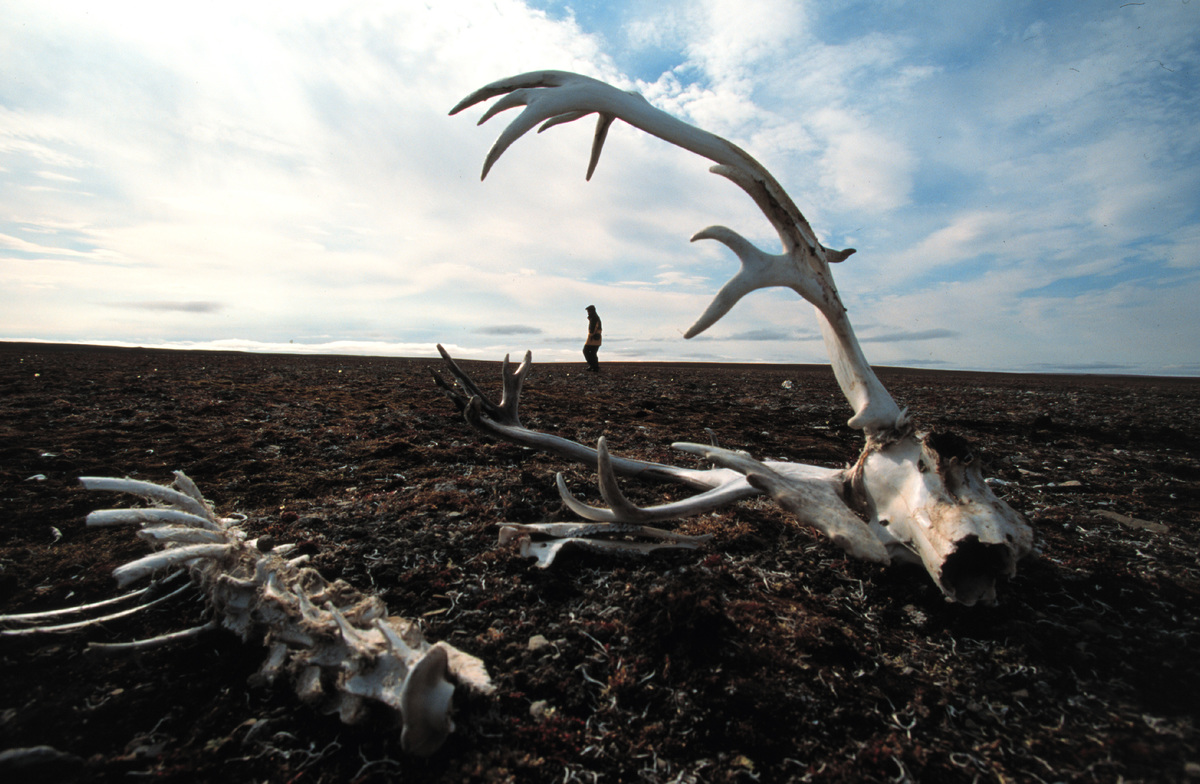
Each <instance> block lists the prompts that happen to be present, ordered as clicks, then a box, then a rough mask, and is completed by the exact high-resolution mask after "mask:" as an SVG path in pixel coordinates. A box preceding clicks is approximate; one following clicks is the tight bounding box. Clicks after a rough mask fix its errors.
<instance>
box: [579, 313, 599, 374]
mask: <svg viewBox="0 0 1200 784" xmlns="http://www.w3.org/2000/svg"><path fill="white" fill-rule="evenodd" d="M587 314H588V336H587V342H586V343H584V344H583V356H584V359H586V360H587V363H588V370H590V371H591V372H593V373H599V372H600V363H599V362H597V361H596V352H597V351H599V350H600V332H601V329H600V317H599V316H597V315H596V306H595V305H588V306H587Z"/></svg>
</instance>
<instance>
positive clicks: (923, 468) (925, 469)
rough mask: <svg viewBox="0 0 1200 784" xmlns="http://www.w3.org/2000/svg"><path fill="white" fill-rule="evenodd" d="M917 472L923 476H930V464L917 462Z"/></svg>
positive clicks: (921, 461)
mask: <svg viewBox="0 0 1200 784" xmlns="http://www.w3.org/2000/svg"><path fill="white" fill-rule="evenodd" d="M917 471H918V472H920V473H922V474H928V473H929V464H928V463H926V462H925V461H924V460H918V461H917Z"/></svg>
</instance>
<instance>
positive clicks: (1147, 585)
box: [0, 343, 1200, 782]
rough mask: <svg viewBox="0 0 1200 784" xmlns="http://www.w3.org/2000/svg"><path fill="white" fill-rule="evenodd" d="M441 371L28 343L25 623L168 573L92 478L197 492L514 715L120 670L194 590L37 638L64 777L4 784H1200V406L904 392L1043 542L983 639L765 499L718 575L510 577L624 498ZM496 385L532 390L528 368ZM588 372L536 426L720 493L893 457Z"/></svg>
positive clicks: (257, 652) (16, 473) (835, 429)
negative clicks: (726, 469)
mask: <svg viewBox="0 0 1200 784" xmlns="http://www.w3.org/2000/svg"><path fill="white" fill-rule="evenodd" d="M439 364H440V363H439V362H435V361H432V360H423V359H421V360H414V359H379V358H350V357H298V356H265V355H255V354H238V353H207V352H168V351H147V350H120V349H106V348H85V347H64V346H52V345H28V344H15V343H9V344H0V612H3V613H20V612H30V611H35V610H45V609H53V608H58V607H63V606H67V605H70V604H74V603H80V602H86V601H96V600H100V599H105V598H109V597H111V596H115V595H117V593H118V591H117V590H116V587H115V584H114V581H113V579H112V577H111V572H112V570H113V568H114V567H116V566H118V565H120V564H122V563H124V562H127V561H129V560H132V559H134V558H136V557H138V556H140V555H142V554H144V553H145V552H147V549H146V545H145V544H143V543H142V542H141V541H140V540H138V539H137V538H136V537H135V536H134V534H133V531H132V530H129V529H89V528H86V527H85V526H84V524H83V520H84V516H85V515H86V513H87V512H89V511H91V510H93V509H97V508H108V507H111V506H119V505H127V504H129V503H132V502H134V499H129V498H126V497H122V496H115V495H112V494H106V493H88V492H85V491H84V490H82V489H81V488H80V487H79V486H78V482H77V478H78V477H80V476H88V475H92V476H126V475H127V476H131V477H136V478H139V479H145V480H150V481H155V482H159V483H164V484H166V483H169V482H170V481H171V479H172V474H171V472H172V471H173V470H177V469H180V470H183V471H185V472H186V473H187V474H188V475H190V476H191V477H192V479H194V480H195V482H196V483H197V485H198V486H199V487H200V489H201V490H203V491H204V492H205V494H206V495H207V497H209V498H210V499H212V501H213V502H214V504H215V506H216V508H217V509H218V511H219V512H220V513H222V514H232V513H241V514H244V515H246V516H247V519H246V522H245V528H246V529H247V530H248V531H249V532H250V533H251V534H252V535H261V534H271V535H273V536H274V537H275V538H276V539H277V540H278V541H280V542H288V541H290V542H297V543H300V545H301V550H302V551H303V552H306V553H309V554H311V555H312V557H313V561H314V563H315V565H316V566H317V567H318V568H319V569H320V570H321V572H322V573H323V574H324V575H325V576H326V577H328V578H330V579H334V578H342V579H345V580H347V581H349V582H350V583H352V584H353V585H354V586H356V587H358V588H360V589H363V590H375V591H378V592H379V593H380V594H381V595H382V597H383V598H384V600H385V601H386V602H387V604H388V606H389V607H390V609H391V610H392V612H394V613H396V614H399V615H404V616H406V617H410V618H414V619H418V620H419V621H420V623H421V625H422V626H423V628H424V629H425V631H426V634H427V637H428V638H429V639H430V640H433V641H436V640H447V641H449V642H450V643H451V644H453V645H455V646H457V647H459V648H461V649H463V650H465V651H467V652H469V653H472V654H474V655H476V656H479V657H481V658H482V659H483V661H484V662H485V663H486V664H487V666H488V668H489V671H490V672H491V674H492V677H493V680H494V681H495V683H496V686H497V691H496V694H495V695H493V696H492V697H489V698H481V697H468V698H463V699H460V700H459V702H458V703H457V705H456V722H457V725H458V730H457V731H456V732H455V733H454V734H453V735H451V737H450V739H449V740H448V741H447V743H446V744H445V746H444V747H443V748H442V749H441V751H440V752H439V753H437V754H436V755H435V756H433V757H431V758H429V759H416V758H412V757H408V756H406V755H405V754H404V753H403V752H402V751H401V749H400V742H399V734H398V731H397V728H396V727H395V725H394V723H393V722H392V721H391V720H390V719H389V717H388V716H386V715H384V714H382V713H380V714H379V715H378V716H376V717H374V718H373V720H372V721H370V722H369V723H368V724H366V725H362V726H355V727H348V726H344V725H342V724H341V723H339V721H338V720H337V718H336V716H325V715H321V714H319V713H318V712H317V711H316V710H314V709H312V708H309V707H306V706H305V705H303V704H301V703H299V702H298V701H297V699H296V698H295V696H294V693H293V692H292V690H291V688H290V686H289V685H288V684H286V683H284V682H282V681H281V682H280V683H277V684H276V685H275V686H274V687H253V686H250V685H249V684H248V683H247V680H248V678H249V677H250V676H251V675H253V674H254V672H255V671H256V670H257V669H258V667H259V665H260V664H261V663H262V661H263V658H264V654H265V649H264V648H263V647H262V645H261V644H260V643H259V641H255V640H251V641H249V642H242V641H241V640H240V639H238V638H237V637H236V636H234V635H233V634H231V633H229V632H225V631H214V632H211V633H209V634H207V635H204V636H201V637H199V638H195V639H193V640H189V641H183V642H180V643H177V644H174V645H170V646H167V647H163V648H157V649H153V650H149V651H145V652H140V653H127V654H122V655H111V654H97V653H89V652H86V651H85V648H86V646H87V643H88V642H89V641H93V642H103V641H109V642H112V641H127V640H134V639H138V638H142V637H148V636H153V635H156V634H162V633H165V632H169V631H174V630H178V629H183V628H186V627H191V626H195V625H197V624H199V623H202V622H203V621H204V620H205V619H206V615H205V612H206V606H205V603H204V601H203V599H202V598H201V597H200V596H199V594H198V593H192V594H191V595H190V596H188V598H184V597H183V596H181V597H179V598H178V599H176V600H172V601H171V602H168V603H165V604H163V605H159V606H157V607H155V608H153V609H151V610H149V611H147V612H145V613H142V614H141V615H135V616H132V617H130V618H128V619H123V620H119V621H114V622H110V623H107V624H105V625H104V626H103V627H93V628H91V629H88V630H86V631H83V632H76V633H68V634H45V635H37V636H24V637H0V666H2V667H3V675H2V676H0V750H5V749H20V748H30V747H36V746H49V747H52V748H53V749H54V750H55V751H56V752H57V753H52V752H49V751H45V752H44V754H43V755H42V756H41V757H37V758H34V757H33V756H31V755H30V754H24V755H18V756H17V759H16V760H15V761H14V760H12V759H11V758H10V759H9V761H7V762H0V778H3V779H4V780H6V781H19V780H38V779H42V780H50V781H76V780H77V781H121V782H127V781H132V780H143V779H149V780H154V781H168V782H193V781H229V782H250V781H273V782H276V781H277V782H284V781H296V782H352V781H362V782H368V781H415V782H452V781H453V782H458V781H517V782H570V781H589V782H590V781H605V782H619V781H626V782H633V781H646V782H672V781H677V782H693V781H698V782H722V781H762V782H776V781H819V782H860V781H909V780H911V781H925V782H943V781H945V782H959V781H961V782H972V781H979V782H1038V781H1043V782H1057V781H1068V782H1116V781H1150V782H1159V781H1200V738H1198V736H1197V714H1198V711H1200V707H1198V706H1200V666H1197V663H1198V662H1200V621H1198V620H1197V609H1198V608H1200V566H1198V561H1197V552H1198V546H1200V446H1198V445H1200V381H1197V380H1195V379H1192V380H1186V379H1162V378H1130V377H1111V376H1110V377H1102V376H1030V375H999V374H973V373H950V372H922V371H910V370H889V369H882V370H881V371H880V375H881V377H882V379H883V381H884V383H885V384H886V385H887V386H888V387H889V389H890V390H891V391H892V393H893V395H894V396H895V397H896V398H897V400H898V401H899V402H900V403H901V405H904V406H908V407H909V409H910V411H912V412H913V413H914V414H915V415H916V416H917V420H918V422H919V424H920V425H922V426H924V427H939V428H946V429H952V430H954V431H956V432H958V433H960V434H961V435H963V436H965V437H967V438H968V439H970V440H971V441H972V442H973V443H974V444H975V445H976V447H978V448H979V449H980V451H981V453H982V454H983V455H984V456H985V458H986V459H987V461H988V468H987V470H986V471H985V475H987V476H989V477H993V482H994V484H993V487H994V489H995V490H996V491H997V493H998V494H999V495H1001V497H1003V498H1005V499H1006V500H1007V501H1008V502H1009V503H1010V504H1011V505H1012V506H1013V507H1015V508H1016V509H1018V510H1019V511H1021V512H1022V513H1024V514H1025V515H1026V516H1027V517H1028V518H1029V520H1030V522H1031V524H1032V525H1033V527H1034V529H1035V532H1036V538H1037V548H1038V551H1039V552H1038V553H1037V554H1035V555H1034V556H1031V557H1030V558H1028V559H1027V560H1025V561H1023V562H1022V563H1021V565H1020V572H1019V575H1018V576H1017V577H1016V578H1015V579H1013V580H1011V581H1007V582H1005V583H1004V584H1003V585H1002V586H1001V588H1000V604H999V605H998V606H996V607H974V608H966V607H962V606H958V605H951V604H947V603H946V602H945V601H944V600H943V598H942V596H941V594H940V592H939V591H938V590H937V588H936V587H935V586H934V585H933V584H932V582H931V581H930V579H929V578H928V577H927V576H926V575H925V573H924V572H923V571H921V570H919V569H915V568H904V567H891V568H880V567H877V566H875V565H871V564H866V563H860V562H852V561H848V560H846V559H845V558H843V557H842V556H841V554H840V552H839V551H838V550H837V549H836V548H834V547H833V546H831V545H830V544H829V543H827V542H826V541H823V540H822V539H821V538H820V537H819V536H817V535H816V534H814V532H813V531H811V530H810V529H807V528H804V527H801V526H800V525H798V524H797V523H796V522H795V521H794V520H793V519H792V518H791V517H790V516H789V515H788V514H787V513H785V512H783V511H781V510H780V509H779V508H778V507H776V506H775V505H774V504H772V503H769V502H767V501H765V500H754V501H749V502H743V503H740V504H737V505H735V506H734V507H732V508H729V509H727V510H725V511H722V512H720V513H717V514H712V515H708V516H704V517H701V518H699V519H693V520H688V521H684V522H682V523H681V524H680V526H679V528H680V530H682V531H684V532H687V533H712V534H714V539H713V541H712V542H711V544H710V545H709V546H707V547H706V548H705V549H701V550H697V551H676V552H668V553H659V554H655V555H652V556H651V557H649V558H645V559H642V560H623V559H619V558H614V557H611V556H599V555H593V554H572V555H567V554H564V555H563V556H562V557H561V558H560V560H559V561H558V562H556V563H555V565H554V566H553V567H552V568H550V569H548V570H539V569H536V568H534V567H532V566H531V565H530V564H531V562H530V561H528V560H525V559H523V558H521V557H520V556H519V555H518V554H517V553H516V552H514V551H513V550H511V549H508V548H503V549H502V548H498V547H497V546H496V534H497V524H498V523H501V522H538V521H556V520H571V519H574V518H573V516H572V515H571V513H570V512H568V511H567V510H566V509H565V508H564V507H563V505H562V502H561V501H560V500H559V497H558V495H557V492H556V491H555V489H554V474H555V472H557V471H560V470H561V471H565V474H566V479H567V482H568V484H569V485H570V486H571V487H572V488H573V489H574V490H576V491H577V492H578V493H580V494H583V495H584V496H585V497H587V498H589V499H593V502H595V499H597V497H598V494H597V492H596V490H595V489H594V486H595V483H594V476H593V473H594V472H593V471H591V470H589V469H587V468H586V467H582V466H570V465H564V464H563V462H562V461H561V460H560V459H558V458H553V457H549V456H545V455H541V454H537V453H532V452H529V451H526V450H524V449H522V448H520V447H517V446H513V445H509V444H503V443H497V442H494V441H489V440H486V439H484V438H483V437H481V436H478V435H476V434H475V433H474V432H473V431H472V430H471V429H470V428H469V427H468V426H467V425H466V423H465V422H464V421H463V420H462V418H461V417H460V415H459V414H458V413H457V412H456V410H455V408H454V406H453V405H452V404H451V402H450V401H449V400H448V399H447V398H446V397H445V396H444V395H443V394H442V393H441V392H440V390H438V389H437V387H435V385H434V384H433V383H432V382H431V379H430V377H429V371H430V370H431V369H439ZM462 365H463V367H464V368H465V369H467V370H468V371H469V372H471V373H472V374H473V375H474V377H475V379H476V381H478V382H479V383H480V384H481V385H482V386H484V388H485V389H492V390H498V387H499V364H498V363H492V362H464V363H462ZM582 370H583V367H582V365H581V364H580V365H573V364H558V365H543V366H537V365H535V367H534V369H533V371H532V373H531V375H530V377H529V379H528V381H527V383H526V391H525V394H524V396H523V406H522V411H523V417H524V421H525V424H526V425H528V426H529V427H532V428H536V429H539V430H543V431H546V432H550V433H555V434H558V435H562V436H566V437H567V438H571V439H576V440H579V441H582V442H584V443H587V444H594V443H595V440H596V438H597V437H598V436H600V435H606V436H607V437H608V440H609V443H610V446H611V448H612V450H613V452H614V453H615V454H621V455H626V456H631V457H637V458H641V459H649V460H656V461H661V462H673V463H678V464H682V465H699V464H698V463H697V462H696V459H695V458H693V457H691V456H689V455H681V454H676V453H673V452H672V451H671V450H670V449H669V448H668V445H669V444H670V443H671V442H673V441H703V442H707V440H708V436H707V434H706V432H705V429H706V428H711V429H712V430H713V431H715V433H716V436H717V438H718V439H719V442H720V444H721V445H722V446H725V447H728V448H736V449H745V450H747V451H749V452H751V453H752V454H753V455H755V456H756V457H759V458H761V459H776V460H792V461H799V462H807V463H816V464H820V465H829V466H839V465H842V464H844V463H846V462H849V461H852V460H853V459H854V458H855V457H856V455H857V452H858V449H859V446H860V439H859V436H858V434H857V433H855V432H854V431H851V430H850V429H848V428H847V427H846V426H845V420H846V419H847V417H848V415H849V411H848V409H847V407H846V404H845V402H844V400H843V399H842V397H841V396H840V394H839V392H838V390H837V388H836V386H835V384H834V382H833V379H832V375H831V374H830V372H829V370H828V368H825V367H811V366H798V367H784V366H762V365H758V366H749V365H700V364H687V365H679V364H676V365H668V364H662V365H648V364H607V365H605V366H604V371H603V373H601V374H600V375H598V376H595V375H592V374H588V373H584V372H582ZM785 381H790V382H792V383H791V384H790V385H785V384H784V382H785ZM628 492H629V494H630V495H631V496H632V497H633V498H634V499H635V500H637V501H638V502H639V503H651V502H662V501H665V500H668V499H677V498H680V497H682V496H683V495H684V491H683V490H682V489H680V488H678V487H673V486H661V485H660V486H652V485H635V486H633V487H629V488H628ZM185 595H186V594H185ZM538 635H540V636H541V637H544V638H545V641H546V643H548V644H545V645H539V642H540V641H539V640H538V639H536V638H537V636H538ZM531 641H533V643H534V644H533V645H531V644H530V643H531ZM14 774H15V775H14Z"/></svg>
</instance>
